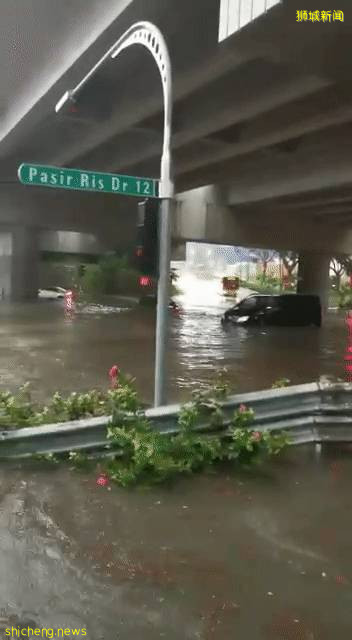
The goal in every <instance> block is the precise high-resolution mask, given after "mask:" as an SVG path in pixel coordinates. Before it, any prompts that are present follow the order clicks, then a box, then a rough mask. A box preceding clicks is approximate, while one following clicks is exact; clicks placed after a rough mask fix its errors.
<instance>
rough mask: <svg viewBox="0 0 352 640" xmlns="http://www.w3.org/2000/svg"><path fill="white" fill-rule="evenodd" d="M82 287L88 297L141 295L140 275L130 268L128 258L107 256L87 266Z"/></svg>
mask: <svg viewBox="0 0 352 640" xmlns="http://www.w3.org/2000/svg"><path fill="white" fill-rule="evenodd" d="M81 287H82V291H83V293H84V294H86V295H88V296H90V295H97V294H99V293H100V294H103V295H110V294H126V293H139V274H138V272H137V271H136V270H135V269H132V268H131V267H129V265H128V259H127V257H117V256H107V257H105V258H102V259H101V260H100V261H99V263H98V264H97V265H87V266H86V269H85V273H84V275H83V277H82V279H81Z"/></svg>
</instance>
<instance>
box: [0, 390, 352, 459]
mask: <svg viewBox="0 0 352 640" xmlns="http://www.w3.org/2000/svg"><path fill="white" fill-rule="evenodd" d="M240 404H245V405H246V406H248V407H250V408H251V409H253V411H254V414H255V417H254V421H253V423H252V424H251V427H250V428H251V429H255V430H258V431H264V430H270V431H281V430H285V431H287V432H288V433H289V435H290V441H291V444H306V443H322V442H352V384H349V383H332V384H330V383H322V382H319V383H315V382H314V383H309V384H303V385H297V386H292V387H285V388H282V389H275V390H273V389H268V390H265V391H255V392H251V393H245V394H238V395H233V396H230V397H229V398H227V399H226V400H225V401H224V402H222V403H221V405H222V409H223V413H224V424H223V426H222V427H221V429H218V432H219V433H221V432H223V433H224V434H225V433H226V429H227V425H228V423H229V422H230V419H231V416H232V414H233V412H234V411H235V410H236V409H237V408H238V407H239V405H240ZM180 406H181V405H179V404H174V405H168V406H165V407H159V408H157V409H147V410H146V411H145V416H146V418H148V419H149V420H150V421H151V423H152V424H153V426H154V427H155V429H158V430H159V431H160V432H162V433H176V432H177V430H178V428H177V418H178V413H179V410H180ZM110 420H111V417H110V416H102V417H99V418H89V419H85V420H75V421H72V422H63V423H59V424H51V425H43V426H39V427H25V428H21V429H15V430H9V431H2V432H1V433H0V458H19V457H27V456H31V455H34V454H43V453H62V452H66V451H84V450H94V451H98V450H100V451H104V450H106V449H107V448H109V441H108V439H107V428H108V425H109V422H110ZM198 429H199V430H200V431H204V432H207V433H211V432H214V428H213V429H212V430H211V428H210V426H209V424H207V423H204V424H201V425H199V427H198Z"/></svg>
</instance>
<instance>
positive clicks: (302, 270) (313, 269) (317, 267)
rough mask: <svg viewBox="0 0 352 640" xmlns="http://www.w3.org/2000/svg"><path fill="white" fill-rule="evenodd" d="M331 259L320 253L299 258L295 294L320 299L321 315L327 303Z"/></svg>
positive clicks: (303, 254)
mask: <svg viewBox="0 0 352 640" xmlns="http://www.w3.org/2000/svg"><path fill="white" fill-rule="evenodd" d="M330 260H331V257H330V256H328V255H326V254H322V253H310V252H309V253H308V252H307V253H302V254H300V257H299V265H298V283H297V293H310V294H315V295H318V296H319V297H320V302H321V306H322V310H323V313H326V312H327V310H328V303H329V269H330Z"/></svg>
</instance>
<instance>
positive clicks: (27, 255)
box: [10, 227, 39, 301]
mask: <svg viewBox="0 0 352 640" xmlns="http://www.w3.org/2000/svg"><path fill="white" fill-rule="evenodd" d="M38 236H39V234H38V231H37V229H35V228H30V227H17V228H16V229H14V230H13V231H12V260H11V296H10V297H11V300H14V301H25V300H35V299H37V297H38V284H39V237H38Z"/></svg>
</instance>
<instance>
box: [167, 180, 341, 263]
mask: <svg viewBox="0 0 352 640" xmlns="http://www.w3.org/2000/svg"><path fill="white" fill-rule="evenodd" d="M173 233H174V237H175V239H178V240H179V241H181V240H188V241H195V242H197V241H198V242H214V243H219V244H230V245H238V246H244V247H253V246H255V247H261V248H267V249H289V250H295V251H311V250H312V248H314V251H317V252H321V253H327V254H332V253H336V254H338V253H342V254H346V255H349V254H351V253H352V230H350V231H347V232H346V229H345V228H341V227H337V228H336V227H334V228H332V227H331V226H330V225H324V224H322V223H320V222H319V223H317V222H313V221H312V220H311V219H309V218H307V217H305V216H302V217H301V218H300V219H299V224H297V218H294V217H291V218H288V217H285V216H282V215H281V216H280V215H279V214H272V215H271V216H265V217H262V216H260V215H259V212H258V215H255V213H253V214H252V215H250V216H248V215H243V214H241V213H237V212H236V209H234V208H233V207H232V208H231V207H227V206H224V205H223V204H221V191H220V190H219V189H217V188H215V187H211V186H209V187H205V188H204V189H202V188H200V189H194V190H192V191H190V192H187V193H183V194H179V196H178V206H177V209H176V214H175V221H174V229H173Z"/></svg>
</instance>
